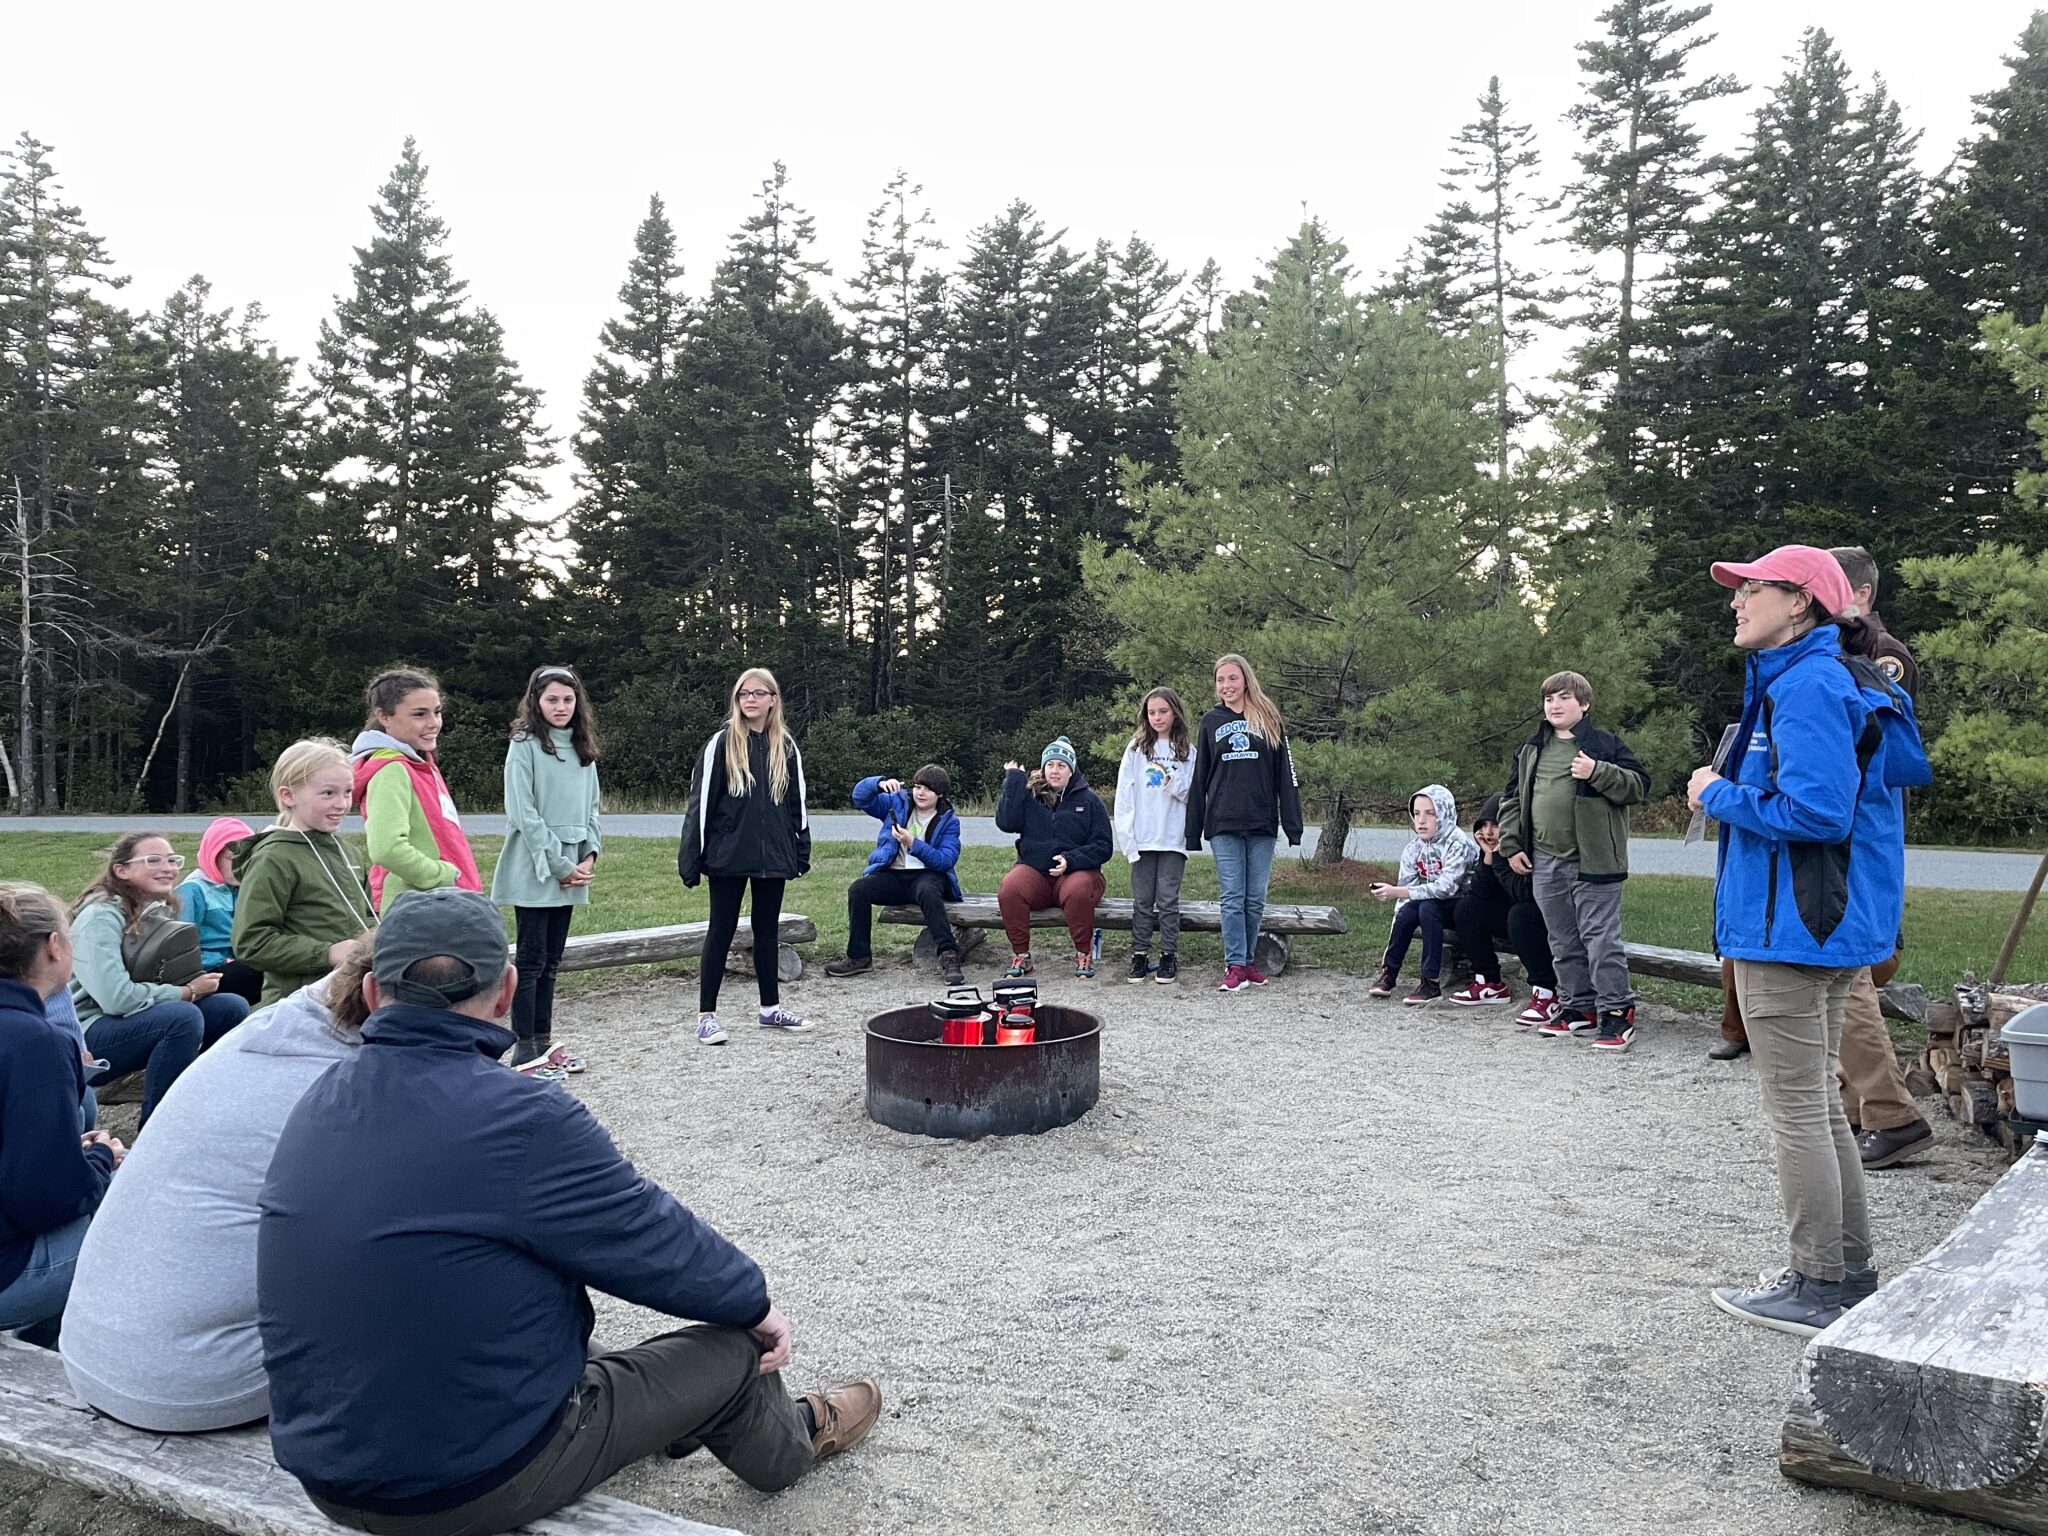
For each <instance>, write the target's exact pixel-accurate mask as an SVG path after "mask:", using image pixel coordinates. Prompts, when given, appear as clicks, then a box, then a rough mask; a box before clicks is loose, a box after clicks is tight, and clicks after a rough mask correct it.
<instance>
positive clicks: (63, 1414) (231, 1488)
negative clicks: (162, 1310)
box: [0, 1336, 740, 1536]
mask: <svg viewBox="0 0 2048 1536" xmlns="http://www.w3.org/2000/svg"><path fill="white" fill-rule="evenodd" d="M0 1461H4V1462H7V1463H10V1464H12V1465H14V1466H18V1467H21V1468H23V1469H24V1470H26V1471H29V1472H34V1473H37V1474H39V1475H41V1476H45V1477H51V1478H56V1479H58V1480H60V1481H62V1482H67V1483H74V1484H76V1485H78V1486H79V1487H82V1488H85V1489H88V1490H89V1491H91V1492H93V1493H98V1494H103V1495H105V1496H107V1497H109V1498H115V1499H120V1500H122V1501H124V1502H126V1503H130V1504H138V1505H143V1506H145V1507H148V1508H151V1509H163V1510H170V1511H172V1512H174V1513H177V1514H180V1515H184V1516H186V1517H187V1518H189V1519H192V1520H197V1521H200V1522H202V1523H204V1524H207V1525H212V1526H217V1527H218V1528H220V1529H221V1530H224V1531H230V1532H234V1533H235V1536H334V1533H335V1532H337V1531H339V1530H340V1529H341V1527H339V1526H337V1525H335V1524H334V1522H332V1521H331V1520H329V1519H328V1518H327V1517H326V1516H325V1515H323V1514H321V1513H320V1511H319V1510H318V1509H317V1508H315V1507H314V1504H313V1502H312V1500H310V1499H308V1498H307V1497H306V1492H305V1490H304V1489H303V1488H301V1487H300V1486H299V1480H298V1479H297V1478H295V1477H293V1476H292V1475H291V1474H290V1473H289V1472H286V1471H285V1470H284V1469H283V1468H282V1467H280V1466H278V1465H277V1463H276V1461H275V1460H274V1459H273V1458H272V1456H271V1450H270V1436H269V1434H268V1432H267V1431H265V1430H264V1429H262V1428H261V1427H258V1428H254V1429H233V1430H220V1431H216V1432H214V1433H212V1434H203V1435H156V1434H149V1433H146V1432H144V1431H142V1430H138V1429H129V1428H128V1427H126V1426H125V1425H122V1424H117V1423H115V1422H114V1421H113V1420H111V1419H104V1418H101V1417H99V1416H98V1415H96V1414H94V1413H93V1412H92V1410H91V1409H89V1408H87V1407H86V1406H85V1405H84V1404H83V1403H81V1402H79V1401H78V1399H77V1398H75V1397H73V1396H72V1395H71V1387H70V1383H69V1382H68V1381H67V1380H66V1379H65V1376H64V1367H63V1363H62V1362H61V1361H60V1360H59V1359H58V1358H57V1356H56V1355H55V1354H54V1353H52V1352H51V1351H49V1350H46V1349H35V1348H32V1347H31V1346H29V1345H26V1344H22V1343H19V1342H17V1341H15V1340H13V1339H9V1338H5V1337H4V1336H0ZM519 1529H520V1530H521V1531H527V1532H532V1533H533V1536H740V1533H738V1532H736V1531H733V1530H731V1529H729V1528H727V1527H725V1526H716V1525H705V1524H703V1523H702V1522H701V1521H696V1520H689V1519H685V1518H684V1517H682V1516H680V1515H670V1514H664V1513H663V1512H662V1511H660V1510H657V1509H649V1508H647V1506H645V1505H643V1504H633V1503H629V1502H628V1501H626V1500H624V1499H614V1498H609V1497H607V1496H605V1495H603V1494H591V1495H587V1496H586V1497H584V1498H582V1499H579V1500H577V1501H576V1502H575V1503H574V1504H571V1505H569V1506H568V1507H567V1508H566V1509H562V1510H558V1511H556V1512H555V1513H554V1514H552V1515H550V1516H548V1517H547V1518H546V1519H545V1520H540V1521H536V1522H535V1523H533V1524H532V1525H523V1526H520V1527H519Z"/></svg>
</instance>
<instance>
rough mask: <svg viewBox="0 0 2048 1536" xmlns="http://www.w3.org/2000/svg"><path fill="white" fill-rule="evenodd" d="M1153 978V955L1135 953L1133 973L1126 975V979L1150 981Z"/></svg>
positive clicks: (1132, 959) (1132, 958) (1132, 965)
mask: <svg viewBox="0 0 2048 1536" xmlns="http://www.w3.org/2000/svg"><path fill="white" fill-rule="evenodd" d="M1151 979H1152V957H1151V956H1150V955H1133V956H1131V974H1130V975H1128V976H1126V977H1125V978H1124V980H1126V981H1150V980H1151Z"/></svg>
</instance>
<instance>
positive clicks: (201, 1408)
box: [59, 981, 358, 1434]
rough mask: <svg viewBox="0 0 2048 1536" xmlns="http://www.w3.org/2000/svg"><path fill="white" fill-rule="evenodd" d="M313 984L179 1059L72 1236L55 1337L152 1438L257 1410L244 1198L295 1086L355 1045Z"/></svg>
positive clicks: (251, 1227)
mask: <svg viewBox="0 0 2048 1536" xmlns="http://www.w3.org/2000/svg"><path fill="white" fill-rule="evenodd" d="M322 985H324V981H323V983H322V984H316V985H314V986H309V987H305V988H303V989H301V990H300V991H297V992H294V993H293V994H292V995H291V996H290V997H288V998H286V999H285V1000H284V1001H283V1002H281V1003H279V1004H278V1005H277V1006H276V1007H274V1008H266V1009H264V1010H263V1011H262V1012H261V1013H259V1014H257V1015H255V1017H253V1018H251V1019H250V1020H248V1022H247V1023H246V1024H244V1025H243V1026H242V1027H241V1028H240V1029H237V1030H236V1031H235V1032H234V1033H233V1034H231V1035H229V1036H228V1037H227V1038H226V1039H224V1040H222V1041H221V1042H220V1044H218V1045H216V1046H215V1047H214V1048H213V1049H212V1050H210V1051H208V1052H206V1054H205V1055H203V1056H201V1057H200V1058H199V1060H197V1061H196V1062H194V1063H193V1064H192V1065H191V1066H190V1067H188V1068H186V1069H185V1073H184V1075H183V1076H182V1077H180V1078H179V1079H178V1081H177V1083H176V1084H175V1085H174V1086H173V1087H172V1088H171V1091H170V1092H169V1093H167V1094H165V1095H164V1100H163V1103H162V1104H160V1105H159V1106H158V1107H157V1111H156V1114H155V1115H154V1116H152V1117H151V1119H150V1122H149V1134H148V1135H147V1136H143V1137H140V1138H138V1139H137V1141H136V1143H135V1147H134V1150H133V1151H131V1152H130V1153H129V1154H128V1160H127V1161H126V1162H125V1163H123V1164H122V1165H121V1176H120V1177H119V1178H117V1179H116V1180H114V1183H113V1186H112V1188H111V1189H109V1191H108V1192H107V1198H106V1200H105V1201H104V1202H103V1203H102V1204H101V1206H100V1211H99V1215H98V1216H97V1217H95V1218H94V1220H93V1224H92V1228H91V1230H90V1231H88V1232H87V1233H86V1238H85V1246H84V1248H83V1249H81V1250H80V1252H79V1255H78V1269H77V1273H76V1275H75V1277H74V1278H73V1280H72V1282H71V1300H70V1303H69V1305H68V1306H67V1307H66V1309H65V1313H64V1331H63V1337H62V1339H61V1340H60V1341H59V1348H60V1350H61V1351H62V1353H63V1356H64V1369H65V1372H66V1374H67V1375H69V1376H70V1378H71V1388H72V1390H73V1391H74V1392H76V1393H77V1394H78V1395H79V1396H80V1397H82V1398H84V1399H85V1400H86V1402H88V1403H90V1404H91V1405H92V1406H93V1407H95V1408H97V1409H99V1410H100V1412H102V1413H105V1414H108V1415H110V1416H112V1417H113V1418H116V1419H119V1420H120V1421H121V1422H122V1423H124V1424H132V1425H134V1426H135V1427H136V1428H137V1429H148V1430H155V1431H158V1432H160V1433H165V1434H187V1433H192V1432H195V1431H199V1430H208V1429H226V1428H228V1427H229V1426H231V1425H235V1424H247V1423H249V1422H250V1421H251V1420H253V1419H260V1418H263V1417H264V1416H265V1415H267V1414H268V1413H269V1412H270V1392H269V1388H268V1386H267V1385H266V1383H265V1381H264V1376H263V1343H262V1340H261V1339H260V1338H259V1337H258V1336H257V1332H256V1215H257V1211H256V1196H257V1193H258V1191H260V1190H261V1189H262V1187H263V1176H264V1174H265V1173H267V1172H268V1171H269V1168H270V1157H271V1153H272V1152H274V1151H275V1150H276V1148H277V1138H278V1135H279V1133H280V1132H282V1131H283V1129H284V1123H285V1121H286V1119H287V1118H289V1117H290V1115H291V1112H292V1110H293V1109H294V1108H295V1107H297V1105H298V1102H299V1098H300V1096H301V1095H302V1094H304V1093H305V1091H306V1090H307V1089H308V1088H310V1087H311V1086H312V1085H313V1083H314V1082H315V1081H316V1080H317V1079H318V1078H319V1077H320V1076H321V1074H323V1073H324V1072H326V1071H327V1070H328V1069H329V1068H330V1067H332V1066H333V1065H334V1064H335V1063H336V1062H338V1061H341V1060H343V1059H345V1058H346V1057H348V1056H350V1055H352V1054H353V1053H354V1051H355V1049H356V1046H357V1044H358V1042H357V1041H356V1039H355V1038H354V1037H353V1036H349V1035H343V1034H340V1033H338V1032H337V1031H336V1030H335V1028H334V1022H333V1016H332V1015H331V1014H330V1013H329V1012H328V1011H327V1005H326V1003H325V1001H324V1000H323V998H322V996H321V986H322Z"/></svg>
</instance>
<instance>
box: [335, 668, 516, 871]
mask: <svg viewBox="0 0 2048 1536" xmlns="http://www.w3.org/2000/svg"><path fill="white" fill-rule="evenodd" d="M366 696H367V703H368V705H369V713H368V718H367V719H365V720H364V722H363V729H362V733H361V734H360V735H359V736H357V737H356V740H355V745H354V746H352V747H351V748H349V754H348V755H349V760H350V761H351V762H352V763H354V764H355V773H354V781H355V794H356V804H357V805H358V806H360V807H361V808H362V812H363V833H364V838H365V841H367V843H368V844H369V851H370V895H371V897H372V899H373V900H375V902H376V903H377V910H378V911H379V912H382V911H383V910H384V908H385V906H386V905H387V904H388V903H390V902H391V901H392V899H393V898H395V897H396V896H398V895H399V894H400V893H401V892H403V891H433V890H438V889H440V888H441V887H442V886H444V885H454V886H460V887H461V888H462V889H463V890H465V891H480V890H482V889H483V888H484V886H483V881H482V880H481V879H479V878H478V876H477V871H476V856H475V855H474V854H472V853H471V852H470V851H469V839H468V838H467V837H465V836H463V833H462V818H461V817H460V816H458V815H457V814H456V811H455V801H454V799H453V798H452V797H451V796H450V795H449V793H448V785H447V782H446V781H445V780H444V779H443V778H442V777H441V770H440V769H439V768H438V767H437V766H435V763H434V747H435V745H436V744H437V743H438V742H439V741H440V739H441V685H440V684H439V683H437V682H435V681H434V679H433V678H431V677H429V676H428V675H427V674H426V673H424V672H416V671H414V670H412V669H411V668H410V667H398V668H394V669H392V670H391V671H388V672H379V673H378V674H377V675H376V676H375V677H373V678H371V679H370V686H369V688H368V689H367V690H366Z"/></svg>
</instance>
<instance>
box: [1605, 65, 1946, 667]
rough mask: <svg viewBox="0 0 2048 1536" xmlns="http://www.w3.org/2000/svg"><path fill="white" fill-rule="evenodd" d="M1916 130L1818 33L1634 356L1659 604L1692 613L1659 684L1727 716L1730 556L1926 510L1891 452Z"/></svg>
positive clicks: (1781, 88)
mask: <svg viewBox="0 0 2048 1536" xmlns="http://www.w3.org/2000/svg"><path fill="white" fill-rule="evenodd" d="M1914 140H1915V136H1914V135H1913V134H1911V133H1909V132H1907V130H1906V129H1905V127H1904V126H1903V124H1902V122H1901V120H1900V116H1899V112H1898V108H1897V106H1896V105H1895V104H1894V103H1893V102H1892V101H1891V99H1890V97H1889V96H1888V95H1887V94H1886V93H1885V91H1884V89H1883V87H1882V86H1881V85H1879V86H1875V87H1873V88H1872V89H1870V90H1869V91H1866V92H1858V91H1857V90H1856V89H1855V87H1854V84H1853V82H1852V79H1851V76H1850V73H1849V70H1848V68H1847V66H1846V65H1845V64H1844V63H1843V61H1842V58H1841V55H1840V54H1839V53H1838V52H1837V51H1836V49H1835V46H1834V44H1833V42H1832V41H1831V40H1830V39H1829V38H1828V36H1827V34H1826V33H1824V32H1820V31H1818V30H1814V31H1809V32H1808V33H1807V34H1806V35H1805V37H1804V39H1803V41H1802V44H1801V47H1800V51H1799V53H1798V54H1797V56H1796V57H1795V59H1794V61H1793V67H1792V69H1791V70H1790V72H1789V73H1788V74H1787V75H1786V76H1785V77H1784V79H1783V80H1782V81H1780V83H1779V84H1778V86H1777V87H1776V88H1775V89H1774V90H1773V92H1772V93H1771V96H1770V99H1769V100H1768V101H1767V102H1766V103H1765V104H1764V105H1763V106H1762V108H1760V109H1759V111H1758V112H1757V114H1756V118H1755V123H1754V127H1753V129H1752V132H1751V134H1750V137H1749V140H1748V143H1747V144H1746V146H1745V148H1744V151H1743V153H1742V154H1741V155H1740V156H1739V157H1737V158H1736V159H1734V160H1733V161H1732V162H1731V164H1730V166H1729V169H1728V171H1727V172H1726V174H1725V175H1724V177H1723V179H1722V183H1721V186H1720V188H1719V202H1718V205H1717V206H1716V208H1715V209H1714V211H1713V212H1712V213H1711V214H1710V215H1708V216H1707V217H1706V218H1705V219H1703V220H1702V221H1701V222H1700V223H1699V225H1698V226H1697V228H1696V230H1695V231H1694V234H1693V236H1692V241H1691V247H1690V249H1689V251H1688V253H1687V255H1686V257H1685V259H1684V260H1683V261H1682V262H1681V263H1680V264H1679V266H1678V268H1677V270H1676V272H1675V273H1674V281H1673V292H1672V295H1671V298H1670V299H1669V301H1668V302H1667V303H1666V304H1665V305H1664V306H1663V307H1662V309H1661V310H1660V311H1659V312H1658V314H1657V315H1656V317H1655V323H1654V327H1653V328H1652V330H1651V332H1650V334H1649V336H1648V338H1647V340H1646V345H1645V346H1644V348H1643V351H1642V353H1641V354H1639V359H1638V360H1639V364H1640V368H1641V373H1640V378H1641V381H1642V389H1641V394H1640V404H1641V407H1642V411H1641V422H1642V439H1643V443H1642V452H1641V456H1640V460H1639V471H1638V473H1637V475H1636V476H1635V477H1634V480H1633V481H1632V487H1633V489H1634V490H1635V492H1636V493H1638V494H1639V495H1640V496H1641V497H1642V498H1643V503H1644V504H1645V505H1647V506H1648V507H1650V508H1653V509H1654V511H1653V515H1652V531H1653V538H1654V541H1655V545H1656V571H1655V576H1654V579H1653V583H1652V591H1653V593H1654V597H1653V602H1654V603H1655V605H1657V606H1667V605H1668V606H1669V607H1671V608H1672V609H1674V610H1675V611H1676V612H1677V613H1679V614H1680V616H1681V621H1682V628H1681V631H1680V633H1681V643H1680V644H1679V645H1677V646H1676V647H1674V648H1673V650H1672V651H1671V653H1670V654H1669V656H1668V657H1667V658H1666V670H1665V678H1666V680H1667V681H1668V682H1670V683H1672V684H1674V685H1676V686H1677V687H1678V688H1679V689H1680V690H1681V692H1682V696H1684V697H1688V698H1694V699H1715V700H1717V702H1719V703H1722V704H1725V703H1726V702H1727V700H1728V698H1729V697H1730V696H1732V693H1733V690H1734V686H1735V663H1734V659H1733V655H1732V652H1731V651H1730V649H1729V647H1728V645H1727V643H1726V633H1727V626H1726V612H1725V604H1724V601H1723V596H1722V595H1721V594H1719V593H1718V592H1717V590H1716V589H1715V588H1714V587H1713V585H1712V583H1711V582H1709V581H1708V580H1707V579H1706V575H1705V573H1706V569H1707V566H1708V565H1709V564H1710V563H1711V562H1712V561H1713V560H1715V559H1724V558H1727V553H1726V552H1727V551H1729V550H1731V549H1734V550H1738V551H1740V550H1749V551H1751V552H1761V551H1763V550H1765V549H1768V548H1770V547H1772V546H1773V545H1776V544H1781V543H1788V542H1795V541H1796V542H1800V543H1808V544H1819V545H1824V546H1825V545H1828V544H1844V543H1860V542H1864V541H1866V540H1868V539H1870V538H1871V534H1872V529H1873V524H1874V523H1875V522H1876V520H1877V519H1878V517H1879V514H1880V512H1881V511H1883V510H1884V509H1887V508H1894V507H1897V506H1900V505H1908V506H1911V505H1917V504H1919V503H1920V502H1921V501H1922V500H1923V499H1924V491H1925V483H1924V466H1922V465H1919V464H1916V463H1914V462H1911V461H1910V460H1908V461H1905V462H1902V461H1901V460H1900V458H1899V457H1898V456H1897V454H1896V453H1895V452H1894V451H1893V449H1894V444H1893V436H1894V432H1895V422H1894V418H1893V413H1892V410H1891V403H1892V402H1891V400H1890V395H1889V391H1890V388H1891V381H1892V379H1893V375H1894V368H1893V361H1894V353H1895V348H1896V342H1897V337H1896V334H1895V331H1894V328H1893V325H1892V316H1893V304H1894V301H1895V297H1896V295H1898V294H1900V293H1901V292H1904V291H1905V290H1907V289H1909V288H1910V286H1911V285H1912V282H1913V274H1914V273H1915V272H1916V271H1917V270H1919V268H1920V265H1921V263H1922V261H1923V259H1924V258H1923V251H1922V248H1921V240H1922V232H1921V228H1920V208H1921V186H1920V181H1919V178H1918V175H1917V173H1916V172H1915V171H1914V169H1913V165H1912V152H1913V146H1914Z"/></svg>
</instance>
